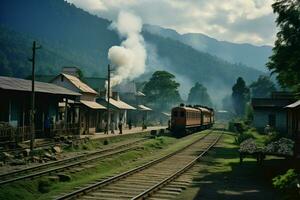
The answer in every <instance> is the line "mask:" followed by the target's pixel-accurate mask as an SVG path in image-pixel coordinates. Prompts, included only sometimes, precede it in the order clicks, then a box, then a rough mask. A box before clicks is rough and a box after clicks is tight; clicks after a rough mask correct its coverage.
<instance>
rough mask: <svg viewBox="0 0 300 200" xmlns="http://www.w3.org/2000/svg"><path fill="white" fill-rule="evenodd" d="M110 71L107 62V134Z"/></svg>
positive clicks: (108, 124)
mask: <svg viewBox="0 0 300 200" xmlns="http://www.w3.org/2000/svg"><path fill="white" fill-rule="evenodd" d="M110 72H111V69H110V65H109V64H108V65H107V106H106V107H107V127H106V128H107V129H106V131H107V134H108V131H109V126H110V116H109V113H110V109H109V107H110V106H109V99H110Z"/></svg>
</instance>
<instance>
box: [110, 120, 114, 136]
mask: <svg viewBox="0 0 300 200" xmlns="http://www.w3.org/2000/svg"><path fill="white" fill-rule="evenodd" d="M110 131H111V133H112V134H115V122H114V121H113V120H112V121H111V122H110Z"/></svg>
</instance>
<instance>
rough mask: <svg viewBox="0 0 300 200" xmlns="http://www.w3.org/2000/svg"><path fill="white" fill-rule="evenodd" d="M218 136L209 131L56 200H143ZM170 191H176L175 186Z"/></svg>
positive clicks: (163, 184)
mask: <svg viewBox="0 0 300 200" xmlns="http://www.w3.org/2000/svg"><path fill="white" fill-rule="evenodd" d="M220 137H221V134H215V133H213V131H210V132H209V133H208V134H206V135H204V136H203V137H201V138H199V139H198V140H196V141H195V142H193V143H191V144H189V145H187V146H185V147H184V148H182V149H180V150H178V151H176V152H173V153H171V154H168V155H167V156H164V157H162V158H159V159H157V160H154V161H151V162H149V163H146V164H144V165H142V166H140V167H137V168H134V169H132V170H129V171H127V172H124V173H122V174H119V175H116V176H114V177H111V178H108V179H106V180H102V181H100V182H96V183H93V184H91V185H89V186H86V187H84V188H81V189H79V190H77V191H74V192H72V193H69V194H65V195H63V196H61V197H58V198H57V200H63V199H84V200H92V199H94V200H96V199H100V200H101V199H103V200H111V199H145V198H147V197H149V196H150V195H152V194H153V193H154V192H156V191H158V190H160V189H161V188H163V187H164V186H165V185H166V184H169V183H170V182H171V181H173V180H174V179H176V178H177V177H179V176H180V175H181V174H183V173H184V172H186V171H187V170H188V169H190V168H191V167H192V166H193V165H194V164H195V163H196V161H197V160H199V158H201V157H202V156H203V155H204V154H205V153H207V152H208V151H209V150H210V149H211V148H212V147H213V146H214V145H215V144H216V143H217V142H218V141H219V139H220ZM169 190H170V191H171V192H176V188H170V189H169Z"/></svg>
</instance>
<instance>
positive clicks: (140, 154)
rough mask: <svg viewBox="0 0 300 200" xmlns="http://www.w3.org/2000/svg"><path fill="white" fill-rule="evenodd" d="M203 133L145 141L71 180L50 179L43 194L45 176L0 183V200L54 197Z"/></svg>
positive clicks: (78, 174)
mask: <svg viewBox="0 0 300 200" xmlns="http://www.w3.org/2000/svg"><path fill="white" fill-rule="evenodd" d="M204 133H206V131H203V132H202V133H197V134H193V135H190V136H188V137H185V138H183V139H176V138H173V137H167V136H161V137H157V138H154V139H151V140H149V141H146V142H145V143H144V144H143V145H141V146H140V148H138V149H136V150H133V151H129V152H126V153H122V154H119V155H116V156H113V157H110V158H107V159H104V160H102V161H99V162H98V163H97V166H96V167H92V168H89V169H83V170H82V171H80V172H77V173H74V174H71V173H70V174H69V175H70V176H71V178H72V179H71V181H69V182H57V181H53V182H51V181H49V183H50V184H49V185H50V186H49V192H46V193H41V192H39V191H38V185H39V182H40V181H41V180H45V178H41V179H35V180H33V181H30V180H27V181H19V182H16V183H12V184H8V185H5V186H1V187H0V199H6V200H13V199H26V200H27V199H28V200H29V199H36V200H38V199H43V200H44V199H53V198H54V197H55V196H59V195H60V194H62V193H64V192H70V191H73V190H74V188H75V187H78V186H82V185H85V184H87V183H90V182H92V181H95V180H97V179H99V178H103V177H107V176H111V175H114V174H117V173H121V172H124V171H127V170H129V169H132V168H134V167H136V166H138V165H140V164H142V163H146V162H149V161H150V160H153V159H155V158H158V157H160V156H162V155H166V154H168V153H170V152H172V151H175V150H177V149H179V148H181V147H183V146H185V145H187V144H189V143H191V142H192V141H194V140H195V139H196V138H199V137H200V136H202V135H203V134H204ZM66 174H67V173H66ZM46 180H47V179H46ZM46 185H47V184H46Z"/></svg>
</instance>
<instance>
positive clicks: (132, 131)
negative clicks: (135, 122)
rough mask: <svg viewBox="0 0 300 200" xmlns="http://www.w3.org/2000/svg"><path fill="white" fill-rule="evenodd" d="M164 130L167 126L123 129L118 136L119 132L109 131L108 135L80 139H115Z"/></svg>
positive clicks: (95, 135) (98, 134) (100, 134)
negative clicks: (121, 136)
mask: <svg viewBox="0 0 300 200" xmlns="http://www.w3.org/2000/svg"><path fill="white" fill-rule="evenodd" d="M166 128H167V126H149V127H147V129H142V127H133V128H132V129H124V130H123V133H122V134H119V130H115V133H114V134H113V133H111V131H109V132H108V134H104V132H98V133H94V134H89V135H80V138H85V137H88V138H90V139H100V138H109V137H116V136H120V135H128V134H135V133H144V132H150V131H152V130H160V129H166Z"/></svg>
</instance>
